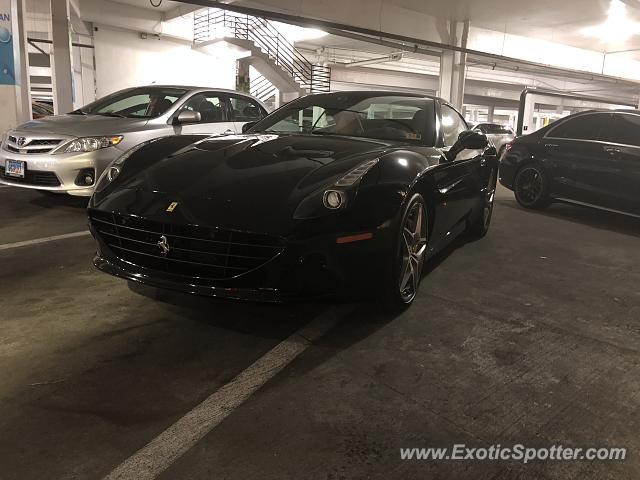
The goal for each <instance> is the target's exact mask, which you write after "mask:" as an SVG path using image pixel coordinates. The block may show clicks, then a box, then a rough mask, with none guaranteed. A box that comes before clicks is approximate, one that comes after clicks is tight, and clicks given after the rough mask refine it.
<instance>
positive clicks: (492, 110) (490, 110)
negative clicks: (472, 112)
mask: <svg viewBox="0 0 640 480" xmlns="http://www.w3.org/2000/svg"><path fill="white" fill-rule="evenodd" d="M495 113H496V107H494V106H493V105H489V108H488V111H487V122H489V123H493V116H494V115H495Z"/></svg>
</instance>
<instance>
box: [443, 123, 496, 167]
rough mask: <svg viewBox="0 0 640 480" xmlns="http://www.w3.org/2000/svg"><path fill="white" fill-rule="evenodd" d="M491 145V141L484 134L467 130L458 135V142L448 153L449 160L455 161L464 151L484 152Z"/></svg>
mask: <svg viewBox="0 0 640 480" xmlns="http://www.w3.org/2000/svg"><path fill="white" fill-rule="evenodd" d="M487 145H489V139H488V138H487V136H486V135H485V134H484V133H480V132H477V131H475V132H474V131H473V130H465V131H464V132H461V133H460V135H458V140H456V143H454V144H453V146H452V147H451V148H450V149H449V151H448V152H447V153H446V157H447V160H449V161H453V160H455V159H456V157H457V156H458V154H459V153H460V152H462V151H463V150H482V149H484V148H486V147H487Z"/></svg>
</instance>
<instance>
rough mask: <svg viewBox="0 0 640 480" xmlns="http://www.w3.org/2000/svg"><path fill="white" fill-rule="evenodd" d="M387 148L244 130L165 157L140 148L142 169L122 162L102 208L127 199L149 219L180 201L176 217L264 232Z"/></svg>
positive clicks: (378, 143) (129, 206)
mask: <svg viewBox="0 0 640 480" xmlns="http://www.w3.org/2000/svg"><path fill="white" fill-rule="evenodd" d="M168 142H170V140H168ZM391 147H392V145H391V144H389V143H386V142H384V141H376V140H368V139H353V138H344V137H327V136H306V135H288V136H277V135H242V136H233V137H222V138H217V139H213V138H210V139H206V140H204V141H201V142H198V143H195V144H192V145H190V146H188V147H186V148H184V149H182V150H179V151H178V152H177V153H175V154H171V155H168V156H165V157H164V158H155V159H150V158H146V157H145V156H144V153H145V152H142V153H141V155H142V157H144V158H136V159H132V163H136V164H144V166H147V165H148V166H147V168H145V169H143V170H142V171H135V170H136V169H135V168H133V171H132V172H131V171H130V173H129V175H126V173H127V168H125V170H124V171H123V173H122V174H121V177H124V178H119V184H118V186H119V190H116V191H115V192H113V193H112V194H111V195H109V196H108V198H107V199H106V202H104V205H102V206H101V208H106V209H109V210H113V211H121V212H122V208H123V206H124V205H126V210H127V213H131V214H136V215H143V216H147V217H148V216H156V215H157V214H158V213H160V214H162V212H163V210H164V209H165V208H166V205H168V203H171V202H180V205H181V208H180V212H179V214H178V215H174V216H172V218H174V219H177V218H181V220H180V221H185V222H187V223H202V222H203V219H205V220H206V223H211V222H212V221H213V222H215V223H216V224H218V225H225V226H228V227H232V226H233V227H235V228H240V229H252V230H255V229H260V230H262V231H269V230H271V229H272V227H275V226H277V225H278V224H279V223H280V222H281V221H288V220H290V219H291V218H292V215H293V212H294V211H295V208H296V207H297V205H298V204H299V202H300V201H301V200H302V199H304V198H305V197H306V196H307V195H309V194H310V193H312V192H315V191H317V190H318V189H322V188H325V187H326V186H327V185H329V184H331V183H333V182H334V181H335V180H336V179H338V178H340V177H341V176H342V175H343V174H344V173H346V172H348V171H349V170H351V169H352V168H354V167H355V166H356V165H358V164H359V163H360V162H362V161H363V160H364V159H369V158H372V157H373V158H375V157H376V156H379V155H381V154H382V153H383V152H385V150H388V149H389V148H391ZM158 148H160V146H158ZM164 148H166V147H164ZM165 151H167V150H165ZM169 151H171V150H169ZM128 167H133V165H128ZM134 192H136V193H134ZM116 198H120V199H121V201H117V200H116ZM125 198H126V200H125Z"/></svg>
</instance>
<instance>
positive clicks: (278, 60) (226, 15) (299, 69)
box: [193, 8, 331, 93]
mask: <svg viewBox="0 0 640 480" xmlns="http://www.w3.org/2000/svg"><path fill="white" fill-rule="evenodd" d="M193 39H194V43H195V44H196V45H198V44H203V43H205V42H212V41H215V40H219V39H237V40H240V41H245V42H249V45H254V46H255V48H257V50H258V51H259V52H255V54H256V55H255V56H259V55H260V54H262V55H263V56H264V57H265V60H268V61H269V62H270V63H272V64H273V66H275V67H276V68H277V69H279V70H280V71H281V72H282V74H284V75H286V76H287V77H288V78H289V79H290V80H292V81H293V82H295V84H296V85H297V86H298V87H299V89H301V90H302V91H304V92H307V93H322V92H328V91H329V90H330V87H331V68H330V67H327V66H325V65H314V64H312V63H310V62H309V61H308V60H307V59H306V58H305V57H304V55H302V54H301V53H300V52H299V51H298V50H297V49H296V48H295V47H294V46H293V45H292V44H291V42H289V41H288V40H287V39H286V38H284V37H283V36H282V34H280V32H278V30H277V28H276V27H275V26H274V25H273V24H272V23H271V22H269V21H268V20H266V19H264V18H260V17H253V16H251V15H240V14H237V13H234V12H228V11H226V10H220V9H215V8H209V9H206V10H201V11H199V12H196V14H195V16H194V28H193ZM252 53H254V52H252ZM256 68H258V69H259V67H258V66H257V65H256ZM261 73H262V74H263V75H264V76H265V77H268V76H267V74H266V73H265V72H261ZM269 80H270V81H271V79H269Z"/></svg>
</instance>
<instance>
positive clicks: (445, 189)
mask: <svg viewBox="0 0 640 480" xmlns="http://www.w3.org/2000/svg"><path fill="white" fill-rule="evenodd" d="M462 180H463V179H462V178H459V179H458V180H456V181H455V182H453V183H450V184H449V185H447V186H444V187H441V188H438V191H439V192H440V194H441V195H446V194H447V193H449V192H450V191H451V190H453V189H454V188H455V187H457V186H458V185H460V183H462Z"/></svg>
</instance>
